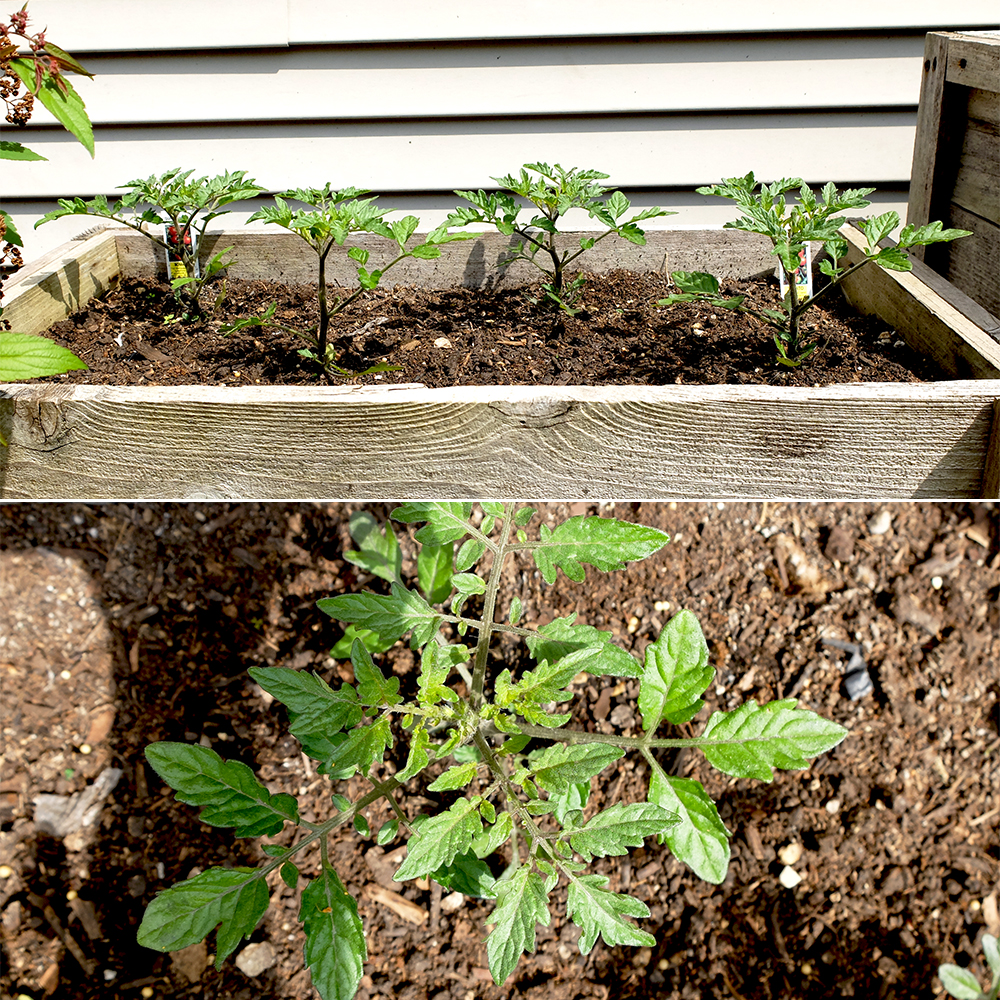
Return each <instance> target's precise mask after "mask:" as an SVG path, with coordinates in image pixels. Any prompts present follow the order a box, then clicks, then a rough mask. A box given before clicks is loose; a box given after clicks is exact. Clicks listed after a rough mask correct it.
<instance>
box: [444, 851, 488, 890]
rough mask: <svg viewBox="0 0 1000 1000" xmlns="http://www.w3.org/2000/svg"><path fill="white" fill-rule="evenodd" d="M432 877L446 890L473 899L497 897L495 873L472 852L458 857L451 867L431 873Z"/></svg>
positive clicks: (446, 866) (447, 866)
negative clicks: (494, 888) (494, 886)
mask: <svg viewBox="0 0 1000 1000" xmlns="http://www.w3.org/2000/svg"><path fill="white" fill-rule="evenodd" d="M430 877H431V878H432V879H434V881H435V882H437V883H438V884H439V885H443V886H444V887H445V888H446V889H451V891H452V892H461V893H463V894H464V895H466V896H471V897H472V898H473V899H492V898H493V897H494V896H495V895H496V893H495V892H494V891H493V885H494V883H495V882H496V879H495V878H494V877H493V873H492V872H491V871H490V870H489V868H488V867H487V866H486V865H485V864H483V862H482V861H480V860H479V858H477V857H476V855H475V854H474V853H473V852H472V851H467V852H466V853H465V854H459V855H457V856H456V857H455V859H454V860H453V861H452V862H451V864H450V865H443V866H442V867H441V868H438V869H437V871H433V872H431V874H430Z"/></svg>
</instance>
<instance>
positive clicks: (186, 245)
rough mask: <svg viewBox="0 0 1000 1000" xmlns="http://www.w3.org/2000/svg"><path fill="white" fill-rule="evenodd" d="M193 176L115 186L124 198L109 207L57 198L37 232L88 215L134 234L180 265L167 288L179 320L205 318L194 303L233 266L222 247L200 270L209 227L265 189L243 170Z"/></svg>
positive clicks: (171, 173) (98, 201) (100, 199)
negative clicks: (179, 310) (177, 307)
mask: <svg viewBox="0 0 1000 1000" xmlns="http://www.w3.org/2000/svg"><path fill="white" fill-rule="evenodd" d="M193 173H194V171H193V170H183V171H182V170H181V169H180V168H179V167H176V168H174V169H173V170H168V171H167V172H166V173H165V174H162V175H161V176H159V177H157V176H155V175H154V176H152V177H147V178H146V179H145V180H135V181H129V182H128V183H127V184H119V185H118V187H119V188H120V189H123V188H124V189H127V190H128V193H127V194H125V195H123V196H122V197H121V199H120V200H119V201H118V202H116V204H115V205H114V206H113V207H112V206H111V205H109V204H108V199H107V198H106V197H104V195H98V196H97V197H96V198H93V199H91V200H90V201H84V200H83V199H82V198H73V199H69V198H60V199H59V208H57V209H55V210H54V211H52V212H49V213H48V214H46V215H44V216H43V217H42V218H41V219H39V220H38V222H36V223H35V228H36V229H37V228H38V227H39V226H41V225H43V224H44V223H46V222H51V221H52V220H53V219H61V218H63V217H64V216H67V215H92V216H96V217H97V218H101V219H111V220H113V221H114V222H119V223H121V224H122V225H125V226H129V227H130V228H131V229H135V230H137V231H138V232H140V233H142V234H143V235H144V236H146V237H147V238H148V239H149V240H150V241H152V242H153V243H154V244H156V246H158V247H159V248H160V249H162V250H163V251H164V252H165V253H167V254H168V255H170V256H173V257H176V258H177V259H178V261H179V263H180V265H181V267H180V268H178V271H179V273H178V274H177V275H176V276H175V277H173V278H171V281H170V287H171V288H172V289H173V290H174V297H175V298H176V299H177V301H178V303H179V304H180V306H181V307H182V309H183V315H182V318H183V319H194V318H196V317H198V316H201V315H203V309H202V307H201V304H200V303H199V301H198V297H199V295H200V294H201V290H202V289H203V288H204V287H205V285H207V284H208V282H210V281H211V280H212V279H213V278H216V277H218V276H219V275H220V274H222V273H223V272H224V271H225V270H226V268H228V267H229V266H230V265H231V264H232V263H233V261H231V260H229V261H223V259H222V258H223V257H225V255H226V254H227V253H229V251H230V250H232V247H226V249H225V250H221V251H220V252H219V253H217V254H215V256H214V257H212V259H211V260H209V261H208V262H207V263H206V264H205V265H204V268H202V266H201V264H200V261H199V259H198V250H199V248H200V246H201V241H202V239H203V238H204V236H205V230H206V229H207V228H208V224H209V223H210V222H211V221H212V220H213V219H217V218H218V217H219V216H220V215H227V214H228V212H222V211H219V210H220V209H221V208H223V207H224V206H226V205H232V204H233V203H234V202H237V201H244V200H245V199H247V198H256V197H257V195H259V194H261V192H262V191H263V188H261V187H259V186H258V185H257V182H256V181H254V180H252V179H251V178H249V177H247V176H246V171H244V170H237V171H235V172H233V173H230V172H229V171H228V170H227V171H226V172H225V173H224V174H219V175H218V176H217V177H192V176H191V174H193ZM140 209H141V210H140ZM164 224H166V226H167V235H168V238H167V239H164V237H163V236H162V235H161V234H162V233H163V227H164ZM150 227H154V228H152V229H151V228H150Z"/></svg>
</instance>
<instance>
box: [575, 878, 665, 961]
mask: <svg viewBox="0 0 1000 1000" xmlns="http://www.w3.org/2000/svg"><path fill="white" fill-rule="evenodd" d="M607 884H608V879H606V878H605V877H604V876H603V875H579V876H577V877H576V878H574V879H572V880H571V881H570V883H569V890H568V894H567V899H566V915H567V916H568V917H569V918H570V920H572V921H573V923H574V924H576V925H577V927H580V928H582V930H583V934H581V935H580V952H581V954H583V955H586V954H588V953H589V951H590V949H591V948H593V947H594V942H595V941H597V935H598V934H600V935H601V937H602V938H604V943H605V944H606V945H608V946H609V947H612V948H613V947H614V946H615V945H617V944H628V945H634V946H636V947H641V946H646V947H652V946H653V945H655V944H656V938H654V937H653V936H652V935H651V934H647V933H646V932H645V931H642V930H639V928H638V927H636V926H635V924H630V923H629V922H628V921H627V920H626V919H625V917H626V916H629V917H648V916H649V908H648V907H647V906H646V904H645V903H643V902H642V900H639V899H636V898H635V896H628V895H625V894H624V893H620V892H611V891H610V890H609V889H607V888H605V886H607Z"/></svg>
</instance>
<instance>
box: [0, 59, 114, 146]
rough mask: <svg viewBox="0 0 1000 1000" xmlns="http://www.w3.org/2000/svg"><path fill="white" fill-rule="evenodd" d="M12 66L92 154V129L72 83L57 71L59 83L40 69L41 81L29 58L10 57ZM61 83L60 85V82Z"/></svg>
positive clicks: (60, 121) (55, 116) (50, 111)
mask: <svg viewBox="0 0 1000 1000" xmlns="http://www.w3.org/2000/svg"><path fill="white" fill-rule="evenodd" d="M10 65H11V68H12V69H13V70H14V72H15V73H16V74H17V75H18V76H19V77H20V78H21V80H22V81H23V82H24V83H25V84H26V85H27V86H28V87H29V88H30V89H31V90H33V91H34V92H35V96H36V97H37V98H38V99H39V100H40V101H41V102H42V104H43V105H44V106H45V108H46V109H47V110H48V112H49V113H50V114H51V115H52V116H53V117H54V118H55V119H56V120H57V121H58V122H59V123H60V125H62V126H63V128H65V129H66V131H67V132H69V133H71V134H72V135H74V136H76V138H77V139H78V140H79V142H80V144H81V145H82V146H83V148H84V149H86V150H87V152H88V153H90V155H91V157H93V155H94V129H93V127H92V126H91V124H90V118H89V117H88V116H87V107H86V105H85V104H84V103H83V99H82V98H81V97H80V95H79V94H78V93H77V92H76V90H75V89H74V87H73V85H72V84H71V83H70V82H69V80H67V79H66V77H65V76H63V75H62V74H60V76H59V81H60V82H59V83H57V82H56V79H55V77H54V76H53V75H52V74H51V73H50V72H49V71H48V70H47V69H42V70H41V76H42V79H41V83H38V81H37V78H36V71H37V70H39V69H40V67H38V66H37V65H36V64H35V62H34V60H32V59H11V60H10ZM60 84H61V85H60Z"/></svg>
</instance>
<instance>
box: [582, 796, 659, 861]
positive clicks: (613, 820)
mask: <svg viewBox="0 0 1000 1000" xmlns="http://www.w3.org/2000/svg"><path fill="white" fill-rule="evenodd" d="M677 822H678V820H677V817H676V816H675V815H674V814H673V813H671V812H667V810H666V809H663V808H662V807H661V806H658V805H656V804H654V803H652V802H633V803H630V804H629V805H622V804H621V803H619V804H617V805H613V806H611V807H610V808H608V809H603V810H601V812H599V813H597V815H596V816H594V817H593V819H591V820H590V821H589V822H588V823H587V825H586V826H583V827H581V828H580V829H579V830H576V831H574V832H573V833H571V834H570V838H569V842H570V843H571V844H572V845H573V850H574V851H576V852H577V854H580V855H582V856H583V858H584V859H585V860H586V861H592V860H593V857H592V855H595V854H596V855H597V856H598V857H600V858H606V857H608V856H609V855H621V854H627V853H628V848H630V847H641V846H642V842H643V840H644V839H645V838H646V837H658V836H662V835H664V834H665V833H666V832H667V830H668V829H669V828H670V827H671V826H673V825H674V824H676V823H677Z"/></svg>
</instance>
